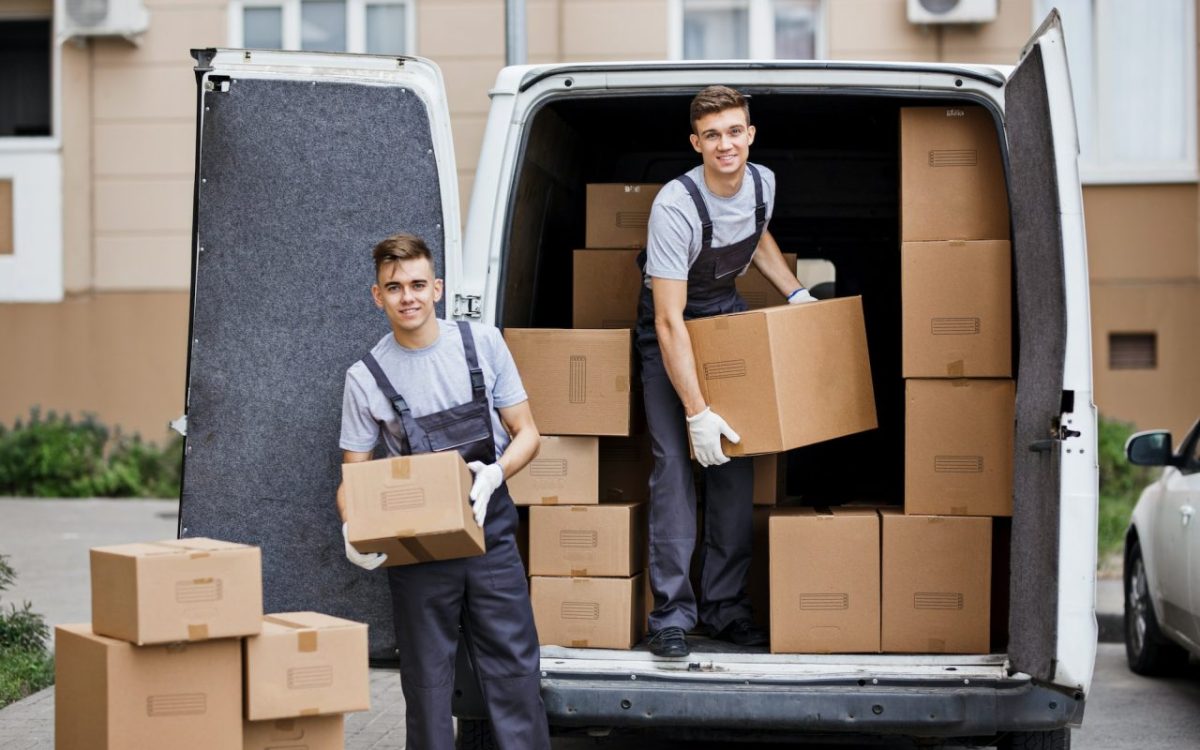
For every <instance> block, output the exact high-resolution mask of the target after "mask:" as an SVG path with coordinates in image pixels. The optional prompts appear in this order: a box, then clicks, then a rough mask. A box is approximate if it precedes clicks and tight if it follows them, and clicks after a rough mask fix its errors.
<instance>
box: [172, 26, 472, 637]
mask: <svg viewBox="0 0 1200 750" xmlns="http://www.w3.org/2000/svg"><path fill="white" fill-rule="evenodd" d="M194 55H195V57H196V61H197V66H196V79H197V83H198V85H199V90H198V97H197V156H196V189H195V206H194V208H195V213H194V217H195V218H194V224H193V238H192V239H193V256H192V259H193V260H192V269H193V277H192V278H193V283H192V298H191V299H192V308H191V334H190V336H189V342H188V344H189V353H188V379H187V386H188V391H187V401H186V403H187V420H186V424H187V427H186V431H187V442H186V449H185V453H186V455H185V460H184V479H183V488H182V495H181V499H180V535H181V536H186V537H194V536H209V537H216V538H218V539H226V540H230V541H239V542H247V543H252V544H257V545H260V546H261V547H262V552H263V584H264V586H263V592H264V595H265V599H264V604H265V606H266V611H268V612H287V611H294V610H308V609H318V610H320V611H323V612H329V613H331V614H335V615H339V616H343V617H349V618H352V619H355V620H360V621H364V622H368V623H370V625H371V628H370V637H371V648H370V652H371V655H372V656H373V657H391V655H392V643H393V638H394V636H393V630H392V625H391V620H392V617H391V611H390V598H389V596H388V592H387V576H385V575H382V574H379V573H376V574H366V573H364V572H363V571H361V570H359V569H358V568H355V567H354V566H352V565H350V564H349V563H347V562H346V560H345V557H344V552H343V543H342V539H341V533H340V530H339V526H340V521H339V519H338V516H337V512H336V510H335V504H334V495H335V491H336V489H337V486H338V483H339V482H340V480H341V468H340V464H341V451H340V449H339V447H338V436H339V427H340V415H341V404H342V388H343V381H344V377H345V372H346V368H348V367H349V366H350V365H351V364H353V363H354V362H355V361H357V360H358V359H360V358H361V357H362V356H363V354H365V353H366V352H367V351H368V350H369V349H370V348H371V346H373V345H374V344H375V342H377V341H378V340H379V339H380V338H381V337H382V336H384V335H387V334H388V332H389V330H390V329H389V325H388V322H387V319H386V317H385V316H384V315H383V313H382V312H381V311H379V310H378V309H376V307H375V305H374V303H373V302H372V299H371V295H370V287H371V284H372V282H373V281H374V273H373V267H372V262H371V248H372V247H373V246H374V245H375V243H377V242H378V241H379V240H381V239H383V238H384V237H386V236H388V235H391V234H394V233H396V232H408V233H412V234H416V235H419V236H421V237H423V238H424V239H425V241H426V242H427V243H428V245H429V247H430V249H431V250H432V251H433V254H434V257H435V265H436V267H437V268H436V270H437V273H438V275H439V276H443V277H444V278H445V279H446V287H447V289H446V297H444V299H446V298H452V296H453V294H454V290H455V288H456V284H457V281H458V278H459V276H460V275H461V244H462V243H461V237H460V231H461V221H460V219H459V206H458V185H457V175H456V172H455V165H454V153H453V145H452V142H451V138H450V118H449V111H448V109H447V106H446V96H445V90H444V86H443V83H442V77H441V73H440V71H439V70H438V68H437V67H436V66H435V65H433V63H430V62H428V61H426V60H421V59H417V58H408V57H374V56H365V55H337V54H323V53H299V52H266V51H251V50H212V49H210V50H198V51H196V52H195V53H194ZM444 304H445V303H444V302H443V303H442V304H440V305H439V310H438V313H439V315H444V309H443V308H444Z"/></svg>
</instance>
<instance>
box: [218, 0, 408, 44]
mask: <svg viewBox="0 0 1200 750" xmlns="http://www.w3.org/2000/svg"><path fill="white" fill-rule="evenodd" d="M301 2H303V0H230V2H229V14H228V22H229V23H228V26H229V29H228V33H229V44H230V46H231V47H235V48H239V49H240V48H242V47H244V46H245V28H244V12H245V10H246V9H247V8H279V9H281V11H282V14H283V30H282V31H283V33H282V36H281V38H282V40H283V48H284V49H285V50H288V51H293V52H299V51H301V49H300V41H301V40H300V4H301ZM345 3H346V50H345V51H346V52H350V53H355V54H361V53H365V52H366V49H367V6H368V5H400V6H403V7H404V48H405V49H404V53H403V54H405V55H416V54H417V2H416V0H345Z"/></svg>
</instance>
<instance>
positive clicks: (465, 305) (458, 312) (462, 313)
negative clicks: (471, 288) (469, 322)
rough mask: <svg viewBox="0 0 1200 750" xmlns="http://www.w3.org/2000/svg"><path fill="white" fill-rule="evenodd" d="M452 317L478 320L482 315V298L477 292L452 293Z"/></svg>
mask: <svg viewBox="0 0 1200 750" xmlns="http://www.w3.org/2000/svg"><path fill="white" fill-rule="evenodd" d="M454 317H456V318H474V319H475V320H479V319H480V318H482V317H483V298H482V297H480V296H479V295H478V294H456V295H454Z"/></svg>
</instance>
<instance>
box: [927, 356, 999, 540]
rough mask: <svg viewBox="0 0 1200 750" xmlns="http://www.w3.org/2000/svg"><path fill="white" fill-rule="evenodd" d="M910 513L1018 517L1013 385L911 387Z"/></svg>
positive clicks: (937, 382)
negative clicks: (1014, 500) (1014, 498)
mask: <svg viewBox="0 0 1200 750" xmlns="http://www.w3.org/2000/svg"><path fill="white" fill-rule="evenodd" d="M905 391H906V398H905V402H906V413H905V422H904V512H906V513H912V514H916V515H938V514H940V515H950V516H1011V515H1012V495H1013V419H1014V415H1013V411H1014V409H1015V404H1016V389H1015V387H1014V385H1013V381H1011V380H973V379H959V380H908V381H906V382H905Z"/></svg>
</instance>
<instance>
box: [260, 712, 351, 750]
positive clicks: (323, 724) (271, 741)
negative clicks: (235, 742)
mask: <svg viewBox="0 0 1200 750" xmlns="http://www.w3.org/2000/svg"><path fill="white" fill-rule="evenodd" d="M345 724H346V720H345V717H343V716H342V715H341V714H335V715H333V716H305V717H304V718H301V719H275V720H274V721H246V722H244V723H243V728H242V748H243V750H344V748H345V747H346V739H345V738H346V727H345Z"/></svg>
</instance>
